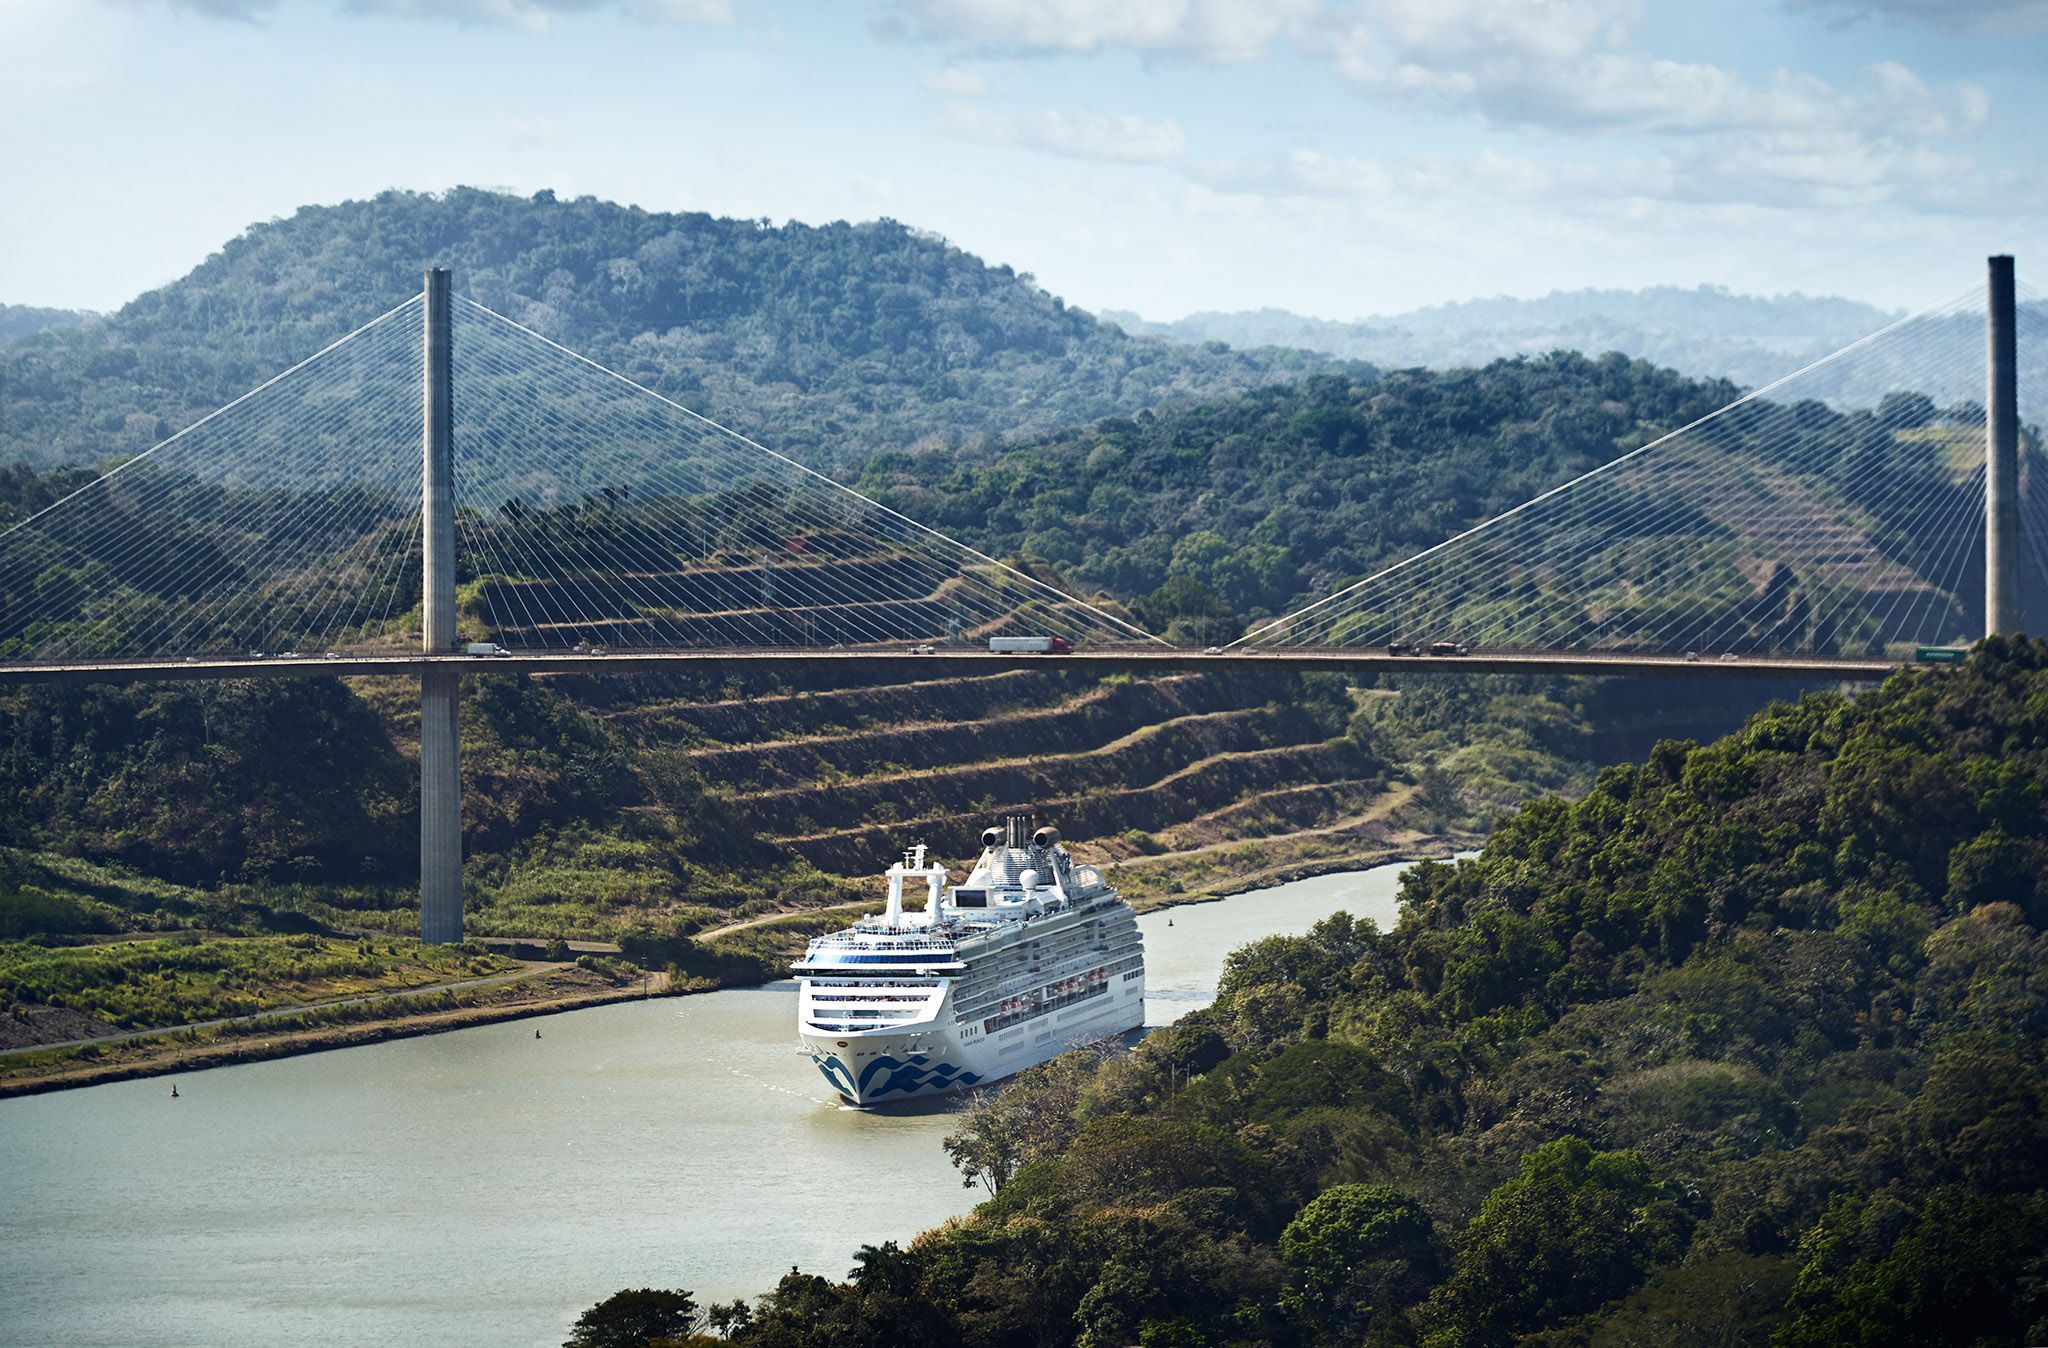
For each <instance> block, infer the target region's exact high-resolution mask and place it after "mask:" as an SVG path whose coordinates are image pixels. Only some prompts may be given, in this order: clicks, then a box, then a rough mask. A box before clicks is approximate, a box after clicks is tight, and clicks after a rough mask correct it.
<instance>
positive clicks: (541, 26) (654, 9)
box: [120, 0, 732, 33]
mask: <svg viewBox="0 0 2048 1348" xmlns="http://www.w3.org/2000/svg"><path fill="white" fill-rule="evenodd" d="M120 3H123V4H127V5H131V6H145V5H161V6H163V7H165V8H169V9H184V10H190V11H192V12H193V13H196V14H204V15H207V16H208V17H211V18H216V19H241V20H245V21H246V20H254V19H256V18H258V17H260V16H262V15H264V14H266V13H269V12H271V11H273V10H275V9H276V8H277V7H278V4H279V0H120ZM338 7H339V8H341V9H344V10H347V11H349V12H351V13H356V14H385V15H400V16H410V17H416V18H436V19H455V20H458V21H460V22H464V23H487V24H504V25H507V26H510V27H514V28H524V29H526V30H528V31H529V32H537V33H544V32H546V31H548V29H549V28H550V27H552V26H553V23H554V20H555V19H556V18H557V17H559V16H561V15H567V14H587V13H592V12H595V11H597V10H603V9H617V10H619V11H620V12H621V13H625V14H630V15H633V16H635V17H637V18H643V19H666V20H673V21H676V22H679V23H727V22H730V21H731V19H732V3H731V0H338Z"/></svg>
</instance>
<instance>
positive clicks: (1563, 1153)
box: [1430, 1137, 1691, 1345]
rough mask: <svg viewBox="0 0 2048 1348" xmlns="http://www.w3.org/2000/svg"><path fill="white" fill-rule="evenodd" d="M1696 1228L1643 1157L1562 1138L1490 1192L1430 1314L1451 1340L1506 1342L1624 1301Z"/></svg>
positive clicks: (1679, 1251)
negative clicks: (1618, 1299)
mask: <svg viewBox="0 0 2048 1348" xmlns="http://www.w3.org/2000/svg"><path fill="white" fill-rule="evenodd" d="M1690 1230H1691V1221H1690V1220H1689V1218H1688V1217H1687V1215H1686V1214H1685V1213H1684V1212H1683V1211H1682V1210H1681V1209H1680V1208H1679V1206H1678V1205H1677V1203H1676V1202H1674V1201H1673V1197H1672V1195H1671V1194H1670V1193H1669V1192H1668V1191H1667V1190H1666V1187H1665V1185H1664V1184H1663V1183H1662V1182H1661V1181H1660V1180H1658V1179H1657V1177H1656V1176H1655V1175H1654V1174H1653V1173H1652V1172H1651V1170H1650V1167H1649V1165H1648V1163H1646V1162H1645V1161H1644V1160H1643V1159H1642V1158H1641V1157H1640V1156H1638V1155H1636V1154H1635V1153H1634V1152H1632V1151H1608V1152H1596V1151H1594V1150H1593V1148H1592V1147H1591V1146H1589V1145H1588V1144H1587V1143H1586V1142H1585V1141H1584V1140H1583V1139H1581V1138H1576V1137H1567V1138H1561V1139H1559V1140H1558V1141H1556V1142H1551V1143H1548V1144H1546V1145H1544V1146H1541V1147H1538V1148H1537V1149H1536V1150H1535V1151H1533V1152H1531V1153H1530V1154H1529V1155H1528V1156H1527V1157H1526V1158H1524V1159H1523V1161H1522V1171H1521V1174H1520V1175H1519V1176H1517V1177H1516V1178H1514V1179H1512V1180H1509V1181H1508V1182H1507V1183H1506V1184H1503V1185H1501V1186H1500V1187H1499V1188H1498V1189H1495V1190H1494V1191H1493V1192H1492V1193H1491V1194H1490V1195H1488V1196H1487V1199H1486V1202H1485V1204H1484V1205H1483V1206H1481V1208H1480V1210H1479V1215H1478V1216H1477V1217H1474V1218H1473V1219H1472V1223H1471V1225H1470V1226H1469V1227H1467V1228H1466V1230H1465V1234H1464V1235H1463V1236H1462V1237H1461V1238H1460V1239H1459V1241H1458V1248H1457V1256H1456V1262H1455V1266H1454V1267H1453V1269H1452V1272H1451V1276H1450V1277H1449V1279H1447V1280H1446V1281H1445V1282H1444V1284H1443V1285H1442V1286H1441V1287H1439V1288H1438V1289H1437V1290H1436V1292H1435V1294H1434V1295H1432V1296H1431V1298H1430V1311H1431V1316H1432V1318H1433V1319H1434V1320H1435V1321H1436V1322H1437V1323H1438V1324H1439V1325H1440V1326H1441V1327H1442V1329H1443V1330H1444V1331H1445V1332H1446V1337H1447V1340H1448V1341H1449V1342H1451V1343H1456V1344H1475V1345H1476V1344H1493V1343H1504V1342H1506V1341H1508V1340H1509V1339H1511V1338H1513V1337H1515V1336H1516V1335H1519V1334H1527V1333H1529V1332H1531V1331H1533V1330H1538V1329H1543V1328H1546V1327H1548V1326H1550V1325H1555V1324H1558V1323H1560V1322H1562V1321H1563V1320H1565V1319H1567V1318H1569V1317H1571V1316H1574V1315H1580V1314H1583V1313H1585V1312H1586V1311H1590V1310H1592V1309H1594V1308H1595V1307H1597V1306H1599V1305H1600V1304H1601V1303H1602V1302H1605V1301H1608V1300H1611V1299H1613V1298H1615V1297H1618V1296H1625V1295H1627V1294H1628V1293H1629V1292H1631V1291H1633V1290H1635V1288H1636V1286H1637V1285H1638V1284H1639V1283H1640V1282H1641V1281H1642V1277H1643V1272H1644V1270H1645V1269H1646V1268H1648V1267H1649V1266H1650V1265H1651V1264H1653V1263H1665V1262H1669V1261H1672V1260H1675V1259H1677V1258H1678V1256H1679V1255H1681V1254H1682V1253H1684V1250H1685V1239H1686V1236H1687V1234H1688V1233H1689V1232H1690Z"/></svg>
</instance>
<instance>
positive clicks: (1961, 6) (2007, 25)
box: [1784, 0, 2048, 33]
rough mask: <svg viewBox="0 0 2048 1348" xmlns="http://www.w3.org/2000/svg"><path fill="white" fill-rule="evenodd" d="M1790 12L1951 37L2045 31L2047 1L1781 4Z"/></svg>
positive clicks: (1798, 0)
mask: <svg viewBox="0 0 2048 1348" xmlns="http://www.w3.org/2000/svg"><path fill="white" fill-rule="evenodd" d="M1784 3H1785V8H1787V9H1790V10H1814V11H1819V12H1822V13H1828V14H1834V15H1836V16H1838V17H1839V18H1841V19H1843V20H1845V21H1850V22H1854V21H1857V20H1862V19H1903V20H1907V21H1909V22H1913V23H1922V24H1925V25H1927V26H1928V27H1929V28H1937V29H1941V30H1943V31H1945V32H1953V33H2039V32H2042V31H2048V0H1784Z"/></svg>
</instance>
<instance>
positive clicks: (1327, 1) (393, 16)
mask: <svg viewBox="0 0 2048 1348" xmlns="http://www.w3.org/2000/svg"><path fill="white" fill-rule="evenodd" d="M0 125H4V126H5V128H6V132H5V135H4V136H0V302H9V303H16V304H38V305H51V306H60V307H82V308H92V309H111V308H115V307H118V306H119V305H121V304H123V303H125V302H126V301H128V300H130V299H132V298H134V297H135V296H136V295H138V294H140V293H142V292H144V291H146V290H148V289H151V288H153V287H155V286H158V285H161V284H163V283H165V282H167V281H169V280H172V279H175V278H176V277H178V276H180V275H182V274H184V273H185V272H187V271H189V270H190V269H191V268H192V267H193V266H195V265H197V264H198V263H199V262H200V261H201V260H202V259H204V258H205V257H206V256H207V255H208V254H210V253H212V252H214V251H216V250H217V249H218V248H220V246H221V245H222V244H224V243H225V242H226V241H228V240H229V239H231V238H233V237H234V236H235V235H236V234H238V233H240V232H241V231H242V230H244V229H246V228H247V227H248V226H250V225H251V224H253V223H256V222H260V221H263V220H267V219H271V218H275V217H280V216H284V215H289V214H290V213H291V212H292V211H293V210H295V209H296V208H297V207H299V206H300V205H304V204H311V203H331V202H336V201H341V200H346V199H349V198H353V197H363V196H368V195H371V194H374V193H376V192H378V191H380V190H383V189H385V188H388V187H401V188H410V189H416V190H429V191H432V190H442V189H445V188H448V187H452V186H456V185H467V186H478V187H497V188H504V189H506V190H511V191H516V192H519V193H531V192H534V191H537V190H540V189H543V188H546V189H551V190H553V191H555V192H556V193H557V194H558V195H560V196H564V197H569V196H580V195H584V194H589V195H593V196H597V197H601V198H605V199H609V200H615V201H621V202H629V203H632V204H636V205H639V206H643V207H646V208H648V209H650V210H702V211H710V212H712V213H715V214H721V215H733V216H742V217H748V218H767V219H771V220H774V221H776V222H781V221H783V220H790V219H795V220H802V221H807V222H812V223H818V222H823V221H828V220H835V219H847V220H864V219H872V218H875V217H878V216H888V217H892V218H894V219H897V220H901V221H903V222H905V223H907V224H911V225H914V226H916V227H918V228H921V229H925V230H929V231H933V232H935V233H938V234H940V235H943V236H945V237H946V238H947V239H949V240H951V241H952V242H953V243H955V244H957V245H959V246H960V247H962V248H965V249H967V250H968V251H970V252H973V253H975V254H978V255H980V256H981V257H983V258H986V259H988V260H989V261H991V262H1001V263H1008V264H1010V265H1012V266H1014V267H1016V268H1017V269H1019V270H1020V271H1025V272H1029V273H1031V274H1032V275H1034V276H1035V277H1036V278H1037V279H1038V281H1039V283H1040V284H1042V285H1044V286H1045V287H1046V288H1047V289H1049V290H1051V291H1052V292H1053V293H1055V294H1058V295H1061V296H1063V297H1065V298H1066V299H1068V300H1069V301H1070V302H1072V303H1075V304H1078V305H1081V306H1082V307H1084V308H1088V309H1091V310H1101V309H1128V310H1135V311H1136V312H1138V313H1140V314H1142V315H1143V316H1145V317H1147V318H1155V319H1171V318H1177V317H1180V316H1182V315H1184V314H1187V313H1190V312H1193V311H1197V310H1204V309H1249V308H1259V307H1264V306H1272V307H1276V308H1285V309H1291V310H1294V311H1295V312H1298V313H1303V314H1311V315H1315V316H1319V317H1324V318H1333V319H1352V318H1358V317H1363V316H1367V315H1371V314H1387V313H1395V312H1399V311H1401V310H1405V309H1409V308H1414V307H1417V306H1421V305H1426V304H1434V303H1440V302H1444V301H1449V300H1458V299H1469V298H1474V297H1479V296H1487V295H1500V294H1506V295H1520V296H1537V295H1542V294H1546V293H1548V292H1550V291H1552V290H1569V289H1576V288H1578V287H1582V286H1620V287H1630V288H1632V287H1638V286H1646V285H1660V284H1670V285H1683V286H1693V285H1718V286H1725V287H1728V288H1730V289H1733V290H1737V291H1742V292H1749V293H1761V294H1779V293H1785V292H1791V291H1800V292H1805V293H1808V294H1839V295H1846V296H1849V297H1851V298H1855V299H1861V300H1867V301H1870V302H1872V303H1876V304H1879V305H1882V306H1884V307H1887V308H1916V307H1919V306H1922V305H1926V304H1931V303H1934V302H1936V301H1939V300H1941V299H1943V298H1946V297H1947V296H1949V295H1952V294H1954V293H1955V292H1957V291H1958V290H1960V289H1962V288H1963V287H1966V286H1969V285H1971V284H1975V283H1979V282H1981V277H1982V273H1983V259H1984V257H1985V255H1986V254H1988V253H1992V252H2011V253H2013V254H2015V255H2016V256H2017V258H2018V270H2019V275H2020V277H2021V279H2022V281H2032V282H2033V283H2034V284H2035V285H2036V286H2040V285H2041V284H2042V281H2043V280H2044V279H2048V146H2044V144H2043V140H2044V138H2043V137H2042V136H2041V134H2040V132H2041V131H2042V130H2043V129H2044V128H2048V0H1709V2H1708V3H1701V0H1684V2H1681V3H1667V2H1666V0H837V2H836V3H833V2H829V0H0ZM2037 259H2038V261H2036V260H2037ZM2030 263H2033V264H2034V265H2032V266H2030Z"/></svg>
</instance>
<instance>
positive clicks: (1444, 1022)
mask: <svg viewBox="0 0 2048 1348" xmlns="http://www.w3.org/2000/svg"><path fill="white" fill-rule="evenodd" d="M2044 799H2048V643H2042V642H2028V641H2024V640H2008V639H2003V638H1994V639H1991V640H1990V641H1987V642H1986V643H1984V644H1983V646H1981V647H1980V648H1979V650H1978V652H1977V653H1976V654H1975V655H1974V656H1973V657H1972V658H1971V660H1970V661H1969V663H1968V664H1967V665H1965V666H1963V667H1962V668H1959V669H1955V670H1943V671H1924V670H1922V671H1907V672H1903V673H1901V674H1899V675H1896V676H1894V677H1893V678H1892V679H1891V680H1889V681H1888V682H1887V683H1886V684H1885V685H1884V686H1883V687H1882V688H1881V689H1879V690H1877V691H1874V692H1871V693H1868V694H1866V695H1862V696H1857V697H1847V696H1842V695H1837V694H1817V695H1813V696H1809V697H1806V698H1803V699H1802V700H1800V701H1799V702H1797V703H1796V704H1783V705H1776V706H1773V707H1771V708H1768V709H1766V710H1765V711H1763V712H1760V713H1758V714H1757V715H1756V716H1754V717H1753V718H1751V719H1750V720H1749V721H1748V722H1747V723H1746V724H1745V725H1743V726H1742V727H1741V728H1740V729H1738V730H1737V731H1736V732H1734V733H1733V734H1730V735H1728V736H1726V737H1724V738H1722V739H1720V740H1717V741H1715V742H1712V743H1708V744H1704V745H1701V744H1696V743H1692V742H1684V741H1668V742H1664V743H1660V744H1657V745H1655V746H1653V747H1652V748H1651V750H1650V751H1649V752H1648V753H1647V754H1645V755H1644V756H1643V757H1642V759H1641V761H1639V762H1636V763H1632V764H1628V765H1624V766H1618V767H1611V768H1608V769H1605V770H1603V771H1601V772H1600V773H1599V774H1598V775H1597V777H1596V778H1595V780H1594V781H1593V782H1592V784H1591V786H1590V788H1589V789H1588V790H1587V791H1586V792H1585V793H1584V794H1583V795H1581V796H1580V797H1579V798H1577V799H1576V800H1572V799H1565V798H1561V797H1548V798H1544V799H1540V800H1537V801H1535V802H1533V803H1531V804H1529V805H1528V806H1526V807H1525V808H1523V809H1522V810H1520V811H1519V812H1517V813H1515V814H1514V815H1513V816H1512V817H1510V818H1509V819H1507V820H1506V821H1505V822H1503V823H1501V824H1500V825H1499V827H1498V828H1497V829H1496V830H1495V831H1494V833H1493V835H1492V836H1491V838H1490V839H1489V840H1488V841H1487V843H1486V845H1485V847H1484V849H1483V850H1482V851H1481V853H1480V854H1479V856H1478V857H1477V858H1476V859H1473V860H1469V861H1464V862H1460V863H1457V864H1454V865H1423V866H1419V867H1416V868H1415V869H1413V870H1412V871H1410V872H1409V873H1408V875H1407V877H1406V879H1405V881H1404V884H1403V888H1402V893H1401V917H1400V920H1399V921H1398V923H1397V924H1396V925H1395V926H1394V928H1393V929H1392V930H1389V931H1381V930H1378V929H1377V928H1375V927H1374V926H1373V925H1372V924H1371V923H1369V922H1357V921H1353V920H1352V919H1351V918H1349V917H1347V916H1345V915H1341V914H1340V915H1338V916H1335V917H1333V918H1331V919H1329V920H1327V921H1325V922H1323V923H1321V924H1319V925H1318V926H1317V927H1316V928H1315V929H1313V930H1312V931H1311V932H1309V933H1308V934H1307V935H1305V936H1301V937H1270V938H1267V939H1265V940H1262V941H1258V942H1255V943H1253V944H1252V945H1250V946H1247V947H1245V948H1244V949H1242V950H1240V951H1238V952H1236V953H1235V954H1233V955H1232V956H1231V957H1230V960H1229V962H1228V965H1227V968H1226V971H1225V974H1224V976H1223V979H1222V982H1221V986H1220V990H1219V995H1218V997H1217V1000H1216V1002H1215V1003H1214V1005H1212V1006H1211V1007H1209V1008H1207V1009H1205V1010H1203V1011H1200V1012H1196V1013H1193V1014H1191V1015H1189V1016H1187V1017H1184V1018H1183V1019H1182V1020H1181V1021H1180V1022H1179V1023H1178V1024H1176V1025H1175V1026H1173V1027H1171V1028H1169V1029H1165V1030H1162V1031H1159V1032H1157V1033H1154V1034H1152V1035H1151V1036H1149V1037H1148V1038H1146V1039H1145V1040H1144V1041H1143V1042H1142V1043H1141V1044H1140V1045H1139V1046H1138V1047H1137V1048H1136V1049H1135V1050H1133V1051H1131V1052H1129V1053H1125V1054H1097V1053H1077V1054H1069V1055H1067V1056H1065V1057H1062V1058H1059V1059H1055V1060H1053V1061H1052V1062H1049V1063H1047V1064H1044V1065H1042V1066H1040V1067H1037V1068H1034V1069H1031V1070H1030V1071H1029V1072H1027V1073H1025V1074H1023V1075H1022V1076H1020V1077H1019V1078H1017V1079H1016V1080H1015V1081H1013V1082H1011V1083H1009V1084H1007V1085H1006V1086H1004V1087H1002V1088H1001V1089H1000V1090H998V1091H996V1092H994V1093H993V1094H992V1095H990V1096H989V1097H987V1098H986V1099H984V1100H982V1101H981V1102H979V1103H978V1104H976V1105H975V1106H974V1107H973V1108H972V1109H971V1110H970V1111H969V1112H968V1113H967V1114H966V1115H965V1116H964V1117H963V1118H962V1119H961V1121H960V1123H959V1126H958V1127H957V1129H956V1130H955V1132H954V1133H953V1135H952V1136H951V1138H950V1139H949V1140H948V1144H947V1145H948V1148H949V1150H950V1151H951V1152H952V1153H953V1156H954V1158H955V1160H956V1162H957V1163H958V1164H959V1166H960V1168H961V1170H962V1172H963V1175H964V1177H965V1179H966V1182H968V1183H969V1184H978V1185H980V1186H982V1187H984V1188H985V1189H986V1190H988V1191H990V1196H989V1197H988V1198H987V1200H986V1201H984V1202H983V1203H982V1204H981V1205H980V1207H978V1208H977V1209H976V1210H975V1211H974V1212H973V1214H971V1215H970V1216H968V1217H966V1218H963V1219H959V1220H956V1221H954V1222H951V1223H949V1224H947V1225H946V1226H944V1227H941V1228H939V1229H937V1230H934V1231H930V1232H927V1233H925V1234H924V1235H922V1236H920V1237H918V1238H917V1239H916V1240H915V1241H913V1242H911V1243H910V1244H909V1245H908V1246H907V1247H903V1248H899V1247H897V1246H896V1245H893V1244H888V1245H881V1246H878V1247H867V1248H864V1249H862V1250H861V1251H859V1252H858V1254H857V1255H854V1256H852V1257H851V1258H850V1261H849V1262H850V1264H851V1270H850V1272H848V1273H847V1274H846V1275H845V1276H844V1277H843V1278H840V1277H826V1276H818V1275H816V1274H812V1273H799V1272H792V1273H791V1274H790V1275H788V1276H787V1277H785V1278H783V1279H782V1280H781V1281H780V1282H779V1283H778V1284H777V1285H776V1286H775V1287H774V1288H773V1289H772V1290H770V1291H769V1292H767V1293H766V1294H765V1295H763V1296H762V1297H760V1298H759V1299H757V1300H755V1301H754V1302H752V1303H736V1304H733V1305H728V1306H720V1307H713V1308H711V1309H710V1310H709V1311H708V1312H699V1311H697V1309H696V1308H695V1307H694V1306H691V1307H690V1308H689V1314H688V1317H687V1319H688V1321H689V1324H688V1328H689V1329H690V1330H692V1331H697V1330H713V1331H716V1332H717V1333H718V1334H720V1335H721V1336H722V1337H723V1338H725V1339H726V1340H728V1341H731V1342H734V1343H743V1344H749V1345H759V1346H760V1348H804V1346H806V1345H826V1344H830V1345H833V1346H834V1348H862V1346H864V1345H874V1346H875V1348H881V1346H882V1345H899V1346H901V1348H915V1346H916V1345H922V1344H932V1345H939V1344H945V1345H953V1344H963V1345H970V1346H971V1348H1012V1346H1013V1345H1014V1346H1015V1348H1027V1346H1028V1348H1038V1346H1040V1345H1048V1344H1081V1345H1088V1346H1089V1348H1097V1346H1100V1345H1112V1344H1118V1345H1121V1344H1132V1343H1136V1344H1140V1345H1197V1344H1201V1345H1209V1344H1246V1345H1250V1344H1287V1345H1305V1346H1306V1345H1336V1344H1403V1343H1425V1344H1432V1345H1445V1346H1446V1348H1449V1346H1451V1345H1475V1346H1477V1345H1496V1344H1508V1343H1523V1344H1540V1345H1548V1346H1549V1348H1564V1345H1604V1344H1621V1343H1658V1344H1675V1345H1702V1348H1704V1346H1705V1345H1720V1344H1727V1343H1738V1342H1740V1343H1763V1342H1769V1343H1771V1344H1774V1345H1777V1348H1821V1346H1823V1345H1827V1346H1830V1348H1832V1346H1833V1345H1868V1346H1870V1348H1876V1346H1877V1345H1888V1344H1900V1343H1912V1344H1984V1345H1992V1344H2015V1345H2017V1344H2026V1343H2039V1342H2041V1341H2043V1340H2044V1339H2048V1280H2044V1278H2043V1276H2042V1275H2043V1270H2044V1264H2043V1259H2044V1257H2048V1037H2044V1036H2048V808H2044ZM832 1272H833V1273H835V1274H836V1273H837V1272H838V1271H837V1270H833V1271H832ZM666 1304H668V1305H670V1307H671V1309H674V1308H675V1306H676V1305H677V1304H678V1303H673V1302H671V1303H666ZM621 1308H622V1309H623V1305H622V1307H621ZM601 1309H602V1307H599V1308H593V1313H595V1312H596V1311H597V1310H601ZM618 1341H620V1342H624V1341H625V1340H618Z"/></svg>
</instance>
